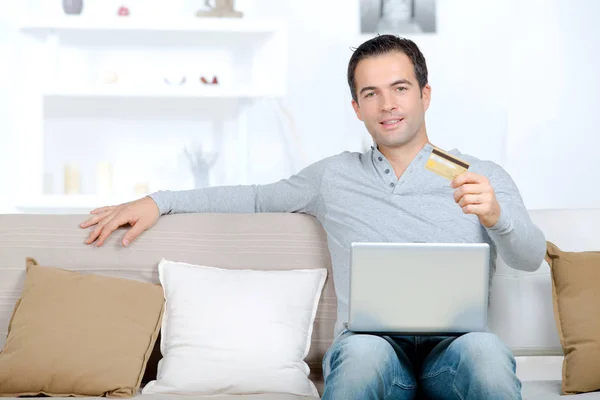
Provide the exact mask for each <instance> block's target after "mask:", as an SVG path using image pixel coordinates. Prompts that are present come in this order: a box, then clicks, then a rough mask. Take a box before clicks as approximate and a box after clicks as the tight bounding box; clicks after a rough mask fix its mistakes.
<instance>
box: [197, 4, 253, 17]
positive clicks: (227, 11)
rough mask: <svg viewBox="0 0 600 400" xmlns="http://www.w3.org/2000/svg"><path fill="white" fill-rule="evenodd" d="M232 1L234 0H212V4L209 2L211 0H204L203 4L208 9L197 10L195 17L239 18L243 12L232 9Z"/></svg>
mask: <svg viewBox="0 0 600 400" xmlns="http://www.w3.org/2000/svg"><path fill="white" fill-rule="evenodd" d="M233 2H234V0H214V5H213V4H211V0H205V1H204V4H206V6H207V7H208V8H209V10H208V11H204V10H199V11H197V12H196V17H221V18H241V17H242V16H243V15H244V14H243V13H242V12H240V11H235V10H234V7H233Z"/></svg>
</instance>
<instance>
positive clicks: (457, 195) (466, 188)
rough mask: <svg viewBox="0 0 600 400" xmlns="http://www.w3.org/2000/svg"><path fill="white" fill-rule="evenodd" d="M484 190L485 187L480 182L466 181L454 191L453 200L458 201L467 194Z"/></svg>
mask: <svg viewBox="0 0 600 400" xmlns="http://www.w3.org/2000/svg"><path fill="white" fill-rule="evenodd" d="M484 192H485V187H484V186H483V185H481V184H474V183H467V184H464V185H462V186H461V187H459V188H458V189H456V190H455V191H454V201H455V202H457V203H458V202H459V201H460V200H461V199H462V198H463V196H465V195H467V194H480V193H484Z"/></svg>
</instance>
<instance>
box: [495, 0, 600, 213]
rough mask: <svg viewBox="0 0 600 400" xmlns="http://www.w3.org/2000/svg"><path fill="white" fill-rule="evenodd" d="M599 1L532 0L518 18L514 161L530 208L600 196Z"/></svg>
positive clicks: (572, 204) (511, 139)
mask: <svg viewBox="0 0 600 400" xmlns="http://www.w3.org/2000/svg"><path fill="white" fill-rule="evenodd" d="M598 15H600V2H598V1H596V0H554V1H546V0H528V1H526V2H520V3H519V13H518V14H517V18H515V19H513V22H512V24H513V27H514V29H513V31H512V32H513V35H512V38H511V39H512V40H511V50H512V53H511V69H510V74H509V81H507V82H506V83H507V86H508V85H510V97H509V102H508V106H509V121H510V122H509V129H508V132H507V143H508V148H507V156H508V158H507V165H506V167H507V169H508V170H509V171H510V172H511V173H512V175H513V177H514V178H515V180H516V182H517V184H518V185H519V187H520V188H521V192H522V194H523V197H524V199H525V202H526V204H527V206H528V207H529V208H532V209H533V208H540V209H548V208H594V207H597V206H598V204H600V188H599V186H598V184H597V183H598V182H600V168H598V161H597V160H598V158H599V157H598V154H597V151H598V148H600V112H598V107H599V106H600V76H599V71H600V54H599V53H598V49H600V25H598V21H597V18H598Z"/></svg>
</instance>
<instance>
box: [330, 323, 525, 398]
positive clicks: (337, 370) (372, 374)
mask: <svg viewBox="0 0 600 400" xmlns="http://www.w3.org/2000/svg"><path fill="white" fill-rule="evenodd" d="M515 371H516V364H515V359H514V357H513V356H512V353H511V352H510V350H509V349H508V348H507V347H506V346H505V345H504V343H502V341H500V339H498V337H497V336H496V335H494V334H492V333H475V332H473V333H468V334H465V335H462V336H458V337H447V336H393V337H389V336H376V335H365V334H354V333H351V332H348V331H345V332H344V333H342V334H341V335H339V336H338V337H337V338H336V340H335V341H334V343H333V345H332V346H331V347H330V348H329V350H328V351H327V353H326V354H325V357H324V358H323V375H324V377H325V391H324V393H323V400H354V399H356V400H369V399H381V400H384V399H385V400H388V399H390V400H392V399H393V400H412V399H423V398H424V399H429V400H446V399H447V400H488V399H490V400H491V399H501V400H513V399H515V400H521V382H520V381H519V379H518V378H517V376H516V374H515Z"/></svg>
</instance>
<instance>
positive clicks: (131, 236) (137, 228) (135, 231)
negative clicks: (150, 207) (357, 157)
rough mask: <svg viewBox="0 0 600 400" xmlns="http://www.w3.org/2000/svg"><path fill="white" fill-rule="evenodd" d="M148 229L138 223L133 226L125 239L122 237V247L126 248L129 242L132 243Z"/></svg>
mask: <svg viewBox="0 0 600 400" xmlns="http://www.w3.org/2000/svg"><path fill="white" fill-rule="evenodd" d="M147 228H148V227H147V226H144V225H142V223H141V222H140V221H138V222H136V223H135V224H133V227H132V228H131V229H130V230H129V231H127V233H126V234H125V237H123V246H125V247H127V246H129V244H130V243H131V242H133V241H134V240H135V239H136V238H137V237H138V236H139V235H140V234H141V233H142V232H144V231H145V230H146V229H147Z"/></svg>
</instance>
